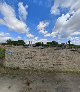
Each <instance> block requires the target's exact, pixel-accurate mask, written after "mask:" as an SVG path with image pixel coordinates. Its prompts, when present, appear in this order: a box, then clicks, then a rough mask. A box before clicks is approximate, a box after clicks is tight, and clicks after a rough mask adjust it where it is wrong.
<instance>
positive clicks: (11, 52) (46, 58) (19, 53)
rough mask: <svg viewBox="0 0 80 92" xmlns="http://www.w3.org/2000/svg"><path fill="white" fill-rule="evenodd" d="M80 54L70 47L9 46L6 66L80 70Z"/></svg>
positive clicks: (6, 54)
mask: <svg viewBox="0 0 80 92" xmlns="http://www.w3.org/2000/svg"><path fill="white" fill-rule="evenodd" d="M79 56H80V54H79V53H78V52H76V51H70V50H68V49H64V50H55V49H54V48H45V49H40V48H23V47H8V48H6V53H5V63H4V64H5V66H7V67H19V68H22V69H44V70H45V69H48V70H61V71H63V70H65V71H67V70H71V71H72V70H78V71H79V70H80V57H79Z"/></svg>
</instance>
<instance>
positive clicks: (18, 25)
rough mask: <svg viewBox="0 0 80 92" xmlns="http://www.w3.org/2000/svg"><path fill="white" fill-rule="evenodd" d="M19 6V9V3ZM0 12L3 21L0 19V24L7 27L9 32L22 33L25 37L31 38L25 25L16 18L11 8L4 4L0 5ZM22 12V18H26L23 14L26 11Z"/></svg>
mask: <svg viewBox="0 0 80 92" xmlns="http://www.w3.org/2000/svg"><path fill="white" fill-rule="evenodd" d="M19 5H21V6H19V8H21V7H22V5H23V4H22V3H19ZM25 8H27V6H25ZM23 10H24V9H23ZM0 12H1V14H2V15H3V19H0V24H2V25H5V26H7V27H8V28H9V29H10V30H11V31H16V32H18V33H24V34H26V35H27V37H30V36H32V35H31V34H30V32H29V30H30V29H29V28H28V26H27V25H26V23H25V22H23V21H21V20H19V19H17V18H16V13H15V10H14V9H13V8H12V7H11V6H9V5H8V4H6V3H0ZM20 12H21V11H20ZM22 12H23V13H22V15H23V17H26V14H27V13H26V14H25V13H24V12H26V11H25V10H24V11H22Z"/></svg>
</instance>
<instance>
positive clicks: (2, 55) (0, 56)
mask: <svg viewBox="0 0 80 92" xmlns="http://www.w3.org/2000/svg"><path fill="white" fill-rule="evenodd" d="M3 58H5V49H4V48H0V59H3Z"/></svg>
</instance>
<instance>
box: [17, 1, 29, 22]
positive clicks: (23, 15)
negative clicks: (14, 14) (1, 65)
mask: <svg viewBox="0 0 80 92" xmlns="http://www.w3.org/2000/svg"><path fill="white" fill-rule="evenodd" d="M18 7H19V9H18V11H19V18H20V20H22V21H26V19H27V15H28V12H27V11H26V10H27V8H28V5H26V6H24V5H23V3H22V2H20V3H19V4H18Z"/></svg>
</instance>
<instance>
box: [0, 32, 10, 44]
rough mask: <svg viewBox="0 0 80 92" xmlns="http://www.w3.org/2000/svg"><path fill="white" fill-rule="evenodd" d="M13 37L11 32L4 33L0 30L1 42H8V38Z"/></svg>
mask: <svg viewBox="0 0 80 92" xmlns="http://www.w3.org/2000/svg"><path fill="white" fill-rule="evenodd" d="M11 38H12V37H11V36H10V34H9V33H4V32H0V43H2V42H6V40H8V39H11Z"/></svg>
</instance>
